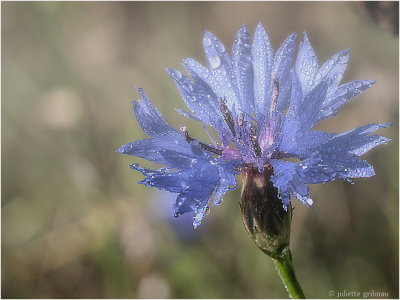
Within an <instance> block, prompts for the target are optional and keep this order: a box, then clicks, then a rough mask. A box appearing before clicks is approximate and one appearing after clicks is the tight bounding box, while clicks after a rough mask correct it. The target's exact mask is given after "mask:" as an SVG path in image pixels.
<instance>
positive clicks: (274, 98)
mask: <svg viewBox="0 0 400 300" xmlns="http://www.w3.org/2000/svg"><path fill="white" fill-rule="evenodd" d="M271 75H272V79H273V81H274V87H273V89H272V99H271V110H270V112H271V113H272V112H274V111H276V104H277V102H278V97H279V82H278V77H277V76H276V73H275V72H273V73H272V74H271Z"/></svg>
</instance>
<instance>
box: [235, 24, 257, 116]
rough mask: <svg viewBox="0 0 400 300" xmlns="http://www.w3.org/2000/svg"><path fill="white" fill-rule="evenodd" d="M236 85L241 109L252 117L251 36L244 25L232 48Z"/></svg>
mask: <svg viewBox="0 0 400 300" xmlns="http://www.w3.org/2000/svg"><path fill="white" fill-rule="evenodd" d="M232 65H233V74H234V83H235V85H236V86H237V91H238V99H239V104H240V109H241V110H242V111H243V112H244V113H246V114H247V115H251V112H252V109H253V106H254V100H253V98H254V96H253V65H252V62H251V45H250V35H249V33H248V32H247V29H246V26H244V25H242V26H241V27H240V29H239V31H238V33H237V34H236V38H235V41H234V43H233V47H232Z"/></svg>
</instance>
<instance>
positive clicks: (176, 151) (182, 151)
mask: <svg viewBox="0 0 400 300" xmlns="http://www.w3.org/2000/svg"><path fill="white" fill-rule="evenodd" d="M182 139H183V138H182ZM118 152H119V153H123V154H128V155H133V156H137V157H141V158H144V159H147V160H149V161H152V162H155V163H159V164H163V165H167V166H170V167H172V168H180V169H181V168H186V167H188V166H190V165H191V163H192V161H193V159H194V158H196V157H197V155H195V154H194V153H193V148H192V147H191V146H190V145H189V144H188V143H187V142H186V141H185V140H184V139H183V140H179V139H176V140H172V139H158V138H151V139H143V140H138V141H134V142H132V143H128V144H125V145H123V146H122V147H121V148H119V149H118Z"/></svg>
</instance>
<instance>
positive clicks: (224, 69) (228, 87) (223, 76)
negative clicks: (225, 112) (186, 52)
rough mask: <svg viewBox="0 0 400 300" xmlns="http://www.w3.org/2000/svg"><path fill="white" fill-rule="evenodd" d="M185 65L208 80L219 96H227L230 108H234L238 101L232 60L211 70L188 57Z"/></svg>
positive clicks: (190, 70) (193, 72) (190, 71)
mask: <svg viewBox="0 0 400 300" xmlns="http://www.w3.org/2000/svg"><path fill="white" fill-rule="evenodd" d="M227 55H228V54H227ZM228 58H229V55H228ZM229 59H230V58H229ZM221 61H223V60H221ZM184 66H185V68H186V70H188V72H189V73H190V74H196V75H197V76H198V77H200V78H201V79H202V80H203V81H204V82H206V83H207V84H208V85H209V86H210V87H211V88H212V90H213V92H214V93H215V95H217V97H218V98H225V99H226V104H227V106H228V108H229V109H232V106H233V104H234V103H237V98H236V94H235V91H234V90H233V86H232V82H231V73H232V62H229V63H221V67H220V68H218V69H217V70H215V71H214V70H211V71H210V70H208V69H207V68H206V67H204V66H202V65H201V64H200V63H198V62H197V61H196V60H194V59H192V58H187V59H185V60H184Z"/></svg>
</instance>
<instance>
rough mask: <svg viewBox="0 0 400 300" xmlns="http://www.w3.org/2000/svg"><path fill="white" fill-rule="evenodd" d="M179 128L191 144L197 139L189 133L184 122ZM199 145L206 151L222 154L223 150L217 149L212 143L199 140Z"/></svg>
mask: <svg viewBox="0 0 400 300" xmlns="http://www.w3.org/2000/svg"><path fill="white" fill-rule="evenodd" d="M179 129H180V131H182V132H183V135H184V137H185V140H186V142H188V143H189V144H190V143H191V142H193V141H195V140H196V139H194V138H192V137H191V136H190V135H189V132H188V131H187V130H186V126H185V125H183V123H181V126H180V127H179ZM199 145H200V147H201V148H202V149H204V150H206V151H208V152H211V153H213V154H217V155H222V150H220V149H216V148H214V147H211V146H210V145H207V144H204V143H202V142H199Z"/></svg>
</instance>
